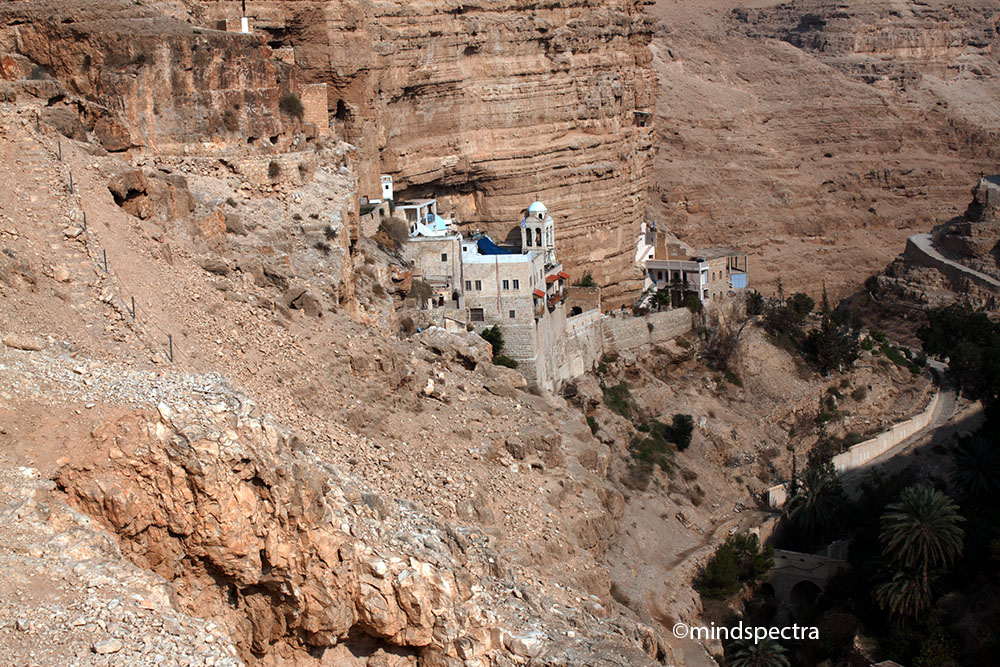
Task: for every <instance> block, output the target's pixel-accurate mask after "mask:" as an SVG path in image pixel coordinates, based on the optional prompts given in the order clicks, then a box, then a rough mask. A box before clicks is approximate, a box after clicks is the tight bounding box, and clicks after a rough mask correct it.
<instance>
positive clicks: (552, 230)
mask: <svg viewBox="0 0 1000 667" xmlns="http://www.w3.org/2000/svg"><path fill="white" fill-rule="evenodd" d="M530 251H542V252H544V253H545V263H546V264H555V263H556V225H555V221H554V220H553V219H552V216H551V215H549V209H547V208H546V207H545V204H543V203H542V202H540V201H536V202H534V203H533V204H532V205H531V206H529V207H528V209H527V211H526V212H525V215H524V217H523V218H522V219H521V252H530Z"/></svg>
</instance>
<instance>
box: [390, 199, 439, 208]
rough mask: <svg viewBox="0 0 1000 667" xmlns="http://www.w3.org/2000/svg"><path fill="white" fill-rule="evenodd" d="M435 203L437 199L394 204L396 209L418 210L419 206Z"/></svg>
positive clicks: (411, 200) (413, 200)
mask: <svg viewBox="0 0 1000 667" xmlns="http://www.w3.org/2000/svg"><path fill="white" fill-rule="evenodd" d="M436 201H437V199H408V200H406V201H398V202H396V208H420V207H421V206H427V205H428V204H433V203H434V202H436Z"/></svg>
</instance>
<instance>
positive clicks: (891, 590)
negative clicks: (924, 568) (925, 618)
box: [874, 570, 933, 619]
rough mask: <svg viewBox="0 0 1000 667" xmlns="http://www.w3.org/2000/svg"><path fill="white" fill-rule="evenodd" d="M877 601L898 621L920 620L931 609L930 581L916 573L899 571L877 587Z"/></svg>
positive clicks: (875, 592) (875, 594) (875, 593)
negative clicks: (921, 615)
mask: <svg viewBox="0 0 1000 667" xmlns="http://www.w3.org/2000/svg"><path fill="white" fill-rule="evenodd" d="M874 596H875V601H876V602H877V603H878V604H879V606H880V607H882V608H883V609H885V610H886V611H888V612H889V613H890V614H892V616H893V617H894V618H896V619H908V618H909V619H913V618H918V617H919V616H920V614H922V613H923V612H925V611H927V610H928V609H930V606H931V601H932V599H933V596H932V593H931V585H930V581H924V580H923V579H922V578H921V577H920V575H918V574H917V573H915V572H906V571H902V570H901V571H898V572H896V573H895V574H893V575H892V578H891V579H890V580H888V581H884V582H882V583H881V584H878V585H877V586H876V587H875V591H874Z"/></svg>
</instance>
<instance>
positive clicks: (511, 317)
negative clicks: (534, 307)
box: [508, 310, 517, 319]
mask: <svg viewBox="0 0 1000 667" xmlns="http://www.w3.org/2000/svg"><path fill="white" fill-rule="evenodd" d="M508 316H509V317H510V319H514V318H515V317H517V313H515V312H514V311H513V310H512V311H510V312H509V313H508Z"/></svg>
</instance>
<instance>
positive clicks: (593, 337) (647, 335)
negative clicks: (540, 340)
mask: <svg viewBox="0 0 1000 667" xmlns="http://www.w3.org/2000/svg"><path fill="white" fill-rule="evenodd" d="M692 324H693V320H692V319H691V312H690V311H689V310H688V309H687V308H678V309H676V310H668V311H664V312H661V313H651V314H649V315H645V316H643V317H632V316H627V317H611V316H609V315H602V314H601V313H600V311H598V310H588V311H586V312H584V313H583V314H581V315H576V316H574V317H568V318H566V326H565V335H564V336H563V341H564V343H563V348H562V350H561V351H553V353H552V354H554V355H555V356H556V358H557V359H558V367H557V370H556V372H555V373H554V378H553V379H554V380H556V381H557V382H559V381H564V380H572V379H573V378H576V377H579V376H581V375H583V374H584V373H586V372H587V371H589V370H591V369H592V368H594V367H595V366H596V365H597V363H598V362H599V361H600V360H601V357H602V356H604V354H605V353H607V352H624V351H626V350H631V349H634V348H637V347H641V346H643V345H653V344H656V343H663V342H666V341H668V340H671V339H673V338H677V337H678V336H681V335H683V334H685V333H687V332H688V331H690V330H691V327H692ZM559 344H560V343H556V345H559Z"/></svg>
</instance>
